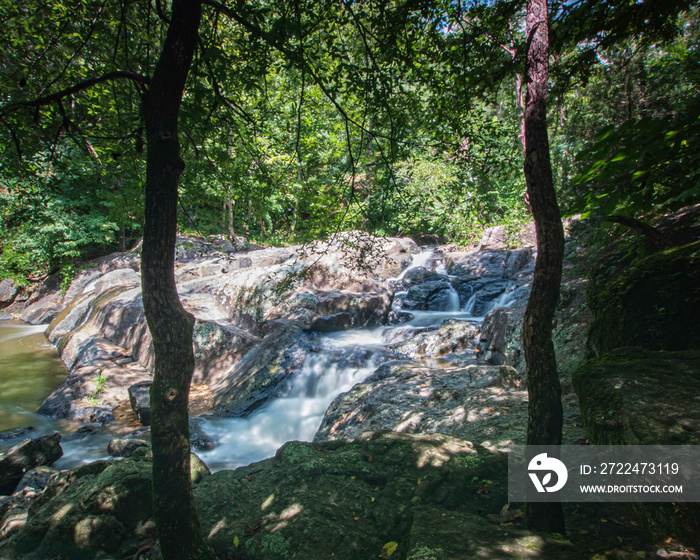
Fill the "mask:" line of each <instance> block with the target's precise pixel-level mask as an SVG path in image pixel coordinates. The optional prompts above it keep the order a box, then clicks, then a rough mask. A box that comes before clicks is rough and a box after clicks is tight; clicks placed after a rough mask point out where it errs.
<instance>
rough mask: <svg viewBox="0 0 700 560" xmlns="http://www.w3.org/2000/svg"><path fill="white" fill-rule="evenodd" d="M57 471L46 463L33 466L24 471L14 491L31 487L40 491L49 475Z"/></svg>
mask: <svg viewBox="0 0 700 560" xmlns="http://www.w3.org/2000/svg"><path fill="white" fill-rule="evenodd" d="M58 472H59V471H58V470H56V469H54V468H52V467H49V466H46V465H42V466H39V467H35V468H33V469H31V470H29V471H27V472H26V473H24V476H23V477H22V480H20V481H19V484H18V485H17V488H16V489H15V492H21V491H22V490H24V489H25V488H31V489H32V490H35V491H36V492H42V491H43V490H44V488H46V485H47V484H48V482H49V480H50V479H51V477H52V476H54V475H55V474H58Z"/></svg>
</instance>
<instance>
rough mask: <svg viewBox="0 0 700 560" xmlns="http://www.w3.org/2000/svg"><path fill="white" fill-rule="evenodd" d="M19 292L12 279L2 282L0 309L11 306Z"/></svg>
mask: <svg viewBox="0 0 700 560" xmlns="http://www.w3.org/2000/svg"><path fill="white" fill-rule="evenodd" d="M18 292H19V288H18V287H17V286H16V285H15V283H14V282H13V281H12V280H11V279H10V278H5V279H4V280H3V281H2V282H0V308H2V307H7V306H8V305H10V304H11V303H12V302H13V301H14V300H15V296H16V295H17V293H18Z"/></svg>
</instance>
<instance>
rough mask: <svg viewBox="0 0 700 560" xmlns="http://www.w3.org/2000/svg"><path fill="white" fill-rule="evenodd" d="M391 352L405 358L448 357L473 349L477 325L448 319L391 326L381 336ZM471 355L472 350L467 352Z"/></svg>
mask: <svg viewBox="0 0 700 560" xmlns="http://www.w3.org/2000/svg"><path fill="white" fill-rule="evenodd" d="M383 339H384V342H385V343H386V345H387V348H388V349H389V350H390V351H391V353H392V354H394V355H397V356H401V357H405V358H419V357H426V356H429V357H449V355H451V354H453V353H455V352H460V351H465V350H471V351H473V350H474V349H475V348H476V344H477V342H478V339H479V325H478V324H477V323H471V322H468V321H458V320H456V319H449V320H447V321H444V322H443V323H442V324H441V325H440V326H437V327H426V328H417V327H410V326H407V327H402V328H396V329H391V330H389V331H387V332H386V334H385V335H384V337H383ZM471 354H473V352H471Z"/></svg>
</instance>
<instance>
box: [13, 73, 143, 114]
mask: <svg viewBox="0 0 700 560" xmlns="http://www.w3.org/2000/svg"><path fill="white" fill-rule="evenodd" d="M111 80H131V81H132V82H135V83H137V84H140V85H144V86H145V85H148V83H149V78H148V76H144V75H142V74H139V73H137V72H134V71H133V70H115V71H113V72H107V73H106V74H102V75H101V76H96V77H95V78H90V79H88V80H84V81H82V82H78V83H77V84H75V85H72V86H70V87H68V88H65V89H62V90H60V91H57V92H55V93H51V94H49V95H44V96H42V97H37V98H36V99H30V100H27V101H16V102H14V103H9V104H8V105H5V106H4V107H0V114H7V113H10V112H13V111H17V110H18V109H22V108H24V107H42V106H44V105H51V104H52V103H55V102H56V101H60V100H61V99H63V98H65V97H68V96H69V95H72V94H74V93H78V92H79V91H83V90H86V89H89V88H91V87H92V86H94V85H97V84H101V83H104V82H109V81H111Z"/></svg>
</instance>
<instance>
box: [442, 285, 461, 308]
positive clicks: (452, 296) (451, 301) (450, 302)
mask: <svg viewBox="0 0 700 560" xmlns="http://www.w3.org/2000/svg"><path fill="white" fill-rule="evenodd" d="M447 298H448V299H447V307H446V308H445V311H459V294H458V293H457V290H455V289H454V288H453V287H452V286H450V289H449V290H448V292H447Z"/></svg>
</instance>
